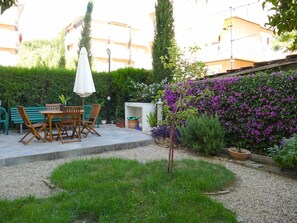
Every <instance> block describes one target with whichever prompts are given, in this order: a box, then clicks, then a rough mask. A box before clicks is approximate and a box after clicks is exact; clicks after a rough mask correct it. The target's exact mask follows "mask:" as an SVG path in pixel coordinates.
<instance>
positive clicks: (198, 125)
mask: <svg viewBox="0 0 297 223" xmlns="http://www.w3.org/2000/svg"><path fill="white" fill-rule="evenodd" d="M179 132H180V137H179V140H180V141H181V142H182V143H184V144H186V145H187V146H188V147H190V148H192V149H194V150H195V151H198V152H203V153H205V154H207V155H215V154H216V153H218V152H219V151H221V150H222V149H223V148H224V134H225V133H224V129H223V127H222V126H221V124H220V122H219V119H218V116H217V115H211V116H208V115H207V114H202V115H201V116H200V117H197V116H195V117H192V118H191V119H190V120H189V121H188V123H187V124H186V125H185V126H182V127H179Z"/></svg>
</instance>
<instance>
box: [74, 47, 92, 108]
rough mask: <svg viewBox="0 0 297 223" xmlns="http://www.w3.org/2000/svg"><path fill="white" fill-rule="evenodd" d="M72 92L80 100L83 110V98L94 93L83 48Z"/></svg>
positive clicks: (85, 51) (83, 48)
mask: <svg viewBox="0 0 297 223" xmlns="http://www.w3.org/2000/svg"><path fill="white" fill-rule="evenodd" d="M73 92H75V93H76V94H78V95H79V96H80V97H81V98H82V107H83V108H84V98H85V97H88V96H90V95H91V94H92V93H93V92H96V89H95V86H94V81H93V77H92V72H91V68H90V63H89V59H88V53H87V50H86V48H85V47H82V48H81V50H80V53H79V58H78V65H77V70H76V76H75V83H74V88H73Z"/></svg>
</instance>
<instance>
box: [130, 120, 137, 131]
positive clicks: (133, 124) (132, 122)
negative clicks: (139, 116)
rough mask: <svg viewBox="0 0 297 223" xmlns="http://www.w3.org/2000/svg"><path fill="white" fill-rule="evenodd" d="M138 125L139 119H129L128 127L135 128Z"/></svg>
mask: <svg viewBox="0 0 297 223" xmlns="http://www.w3.org/2000/svg"><path fill="white" fill-rule="evenodd" d="M137 126H138V120H128V127H129V128H130V129H135V128H136V127H137Z"/></svg>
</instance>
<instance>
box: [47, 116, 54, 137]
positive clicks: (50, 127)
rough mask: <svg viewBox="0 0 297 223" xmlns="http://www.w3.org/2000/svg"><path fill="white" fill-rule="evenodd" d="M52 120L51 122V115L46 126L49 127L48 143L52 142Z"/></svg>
mask: <svg viewBox="0 0 297 223" xmlns="http://www.w3.org/2000/svg"><path fill="white" fill-rule="evenodd" d="M52 120H53V116H52V115H49V117H48V125H49V134H50V138H49V141H50V142H52V141H53V132H52Z"/></svg>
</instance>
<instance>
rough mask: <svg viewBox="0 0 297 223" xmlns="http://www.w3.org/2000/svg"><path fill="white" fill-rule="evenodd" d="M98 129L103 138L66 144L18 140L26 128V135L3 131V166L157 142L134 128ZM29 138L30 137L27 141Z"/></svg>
mask: <svg viewBox="0 0 297 223" xmlns="http://www.w3.org/2000/svg"><path fill="white" fill-rule="evenodd" d="M96 130H97V131H98V132H99V133H100V134H101V137H98V136H96V135H95V134H89V135H88V137H87V138H82V141H81V142H71V143H64V144H62V142H61V141H60V140H58V141H55V140H54V141H53V142H52V143H50V142H46V143H43V142H42V141H40V140H37V139H33V140H32V141H31V142H30V143H29V144H28V145H24V144H23V143H21V142H19V140H20V139H21V138H22V136H23V135H25V134H26V130H24V131H23V134H20V133H18V132H16V131H14V130H11V131H9V134H8V135H4V134H3V132H2V131H1V133H0V166H11V165H17V164H21V163H29V162H35V161H43V160H54V159H61V158H65V157H75V156H83V155H90V154H96V153H102V152H106V151H112V150H121V149H130V148H135V147H140V146H146V145H149V144H153V143H154V140H153V138H152V137H151V136H150V135H147V134H144V133H142V132H141V131H138V130H134V129H129V128H118V127H116V126H115V125H112V124H110V125H100V128H97V129H96ZM42 134H43V132H42ZM28 137H29V136H28ZM27 139H29V138H26V139H25V140H27Z"/></svg>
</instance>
